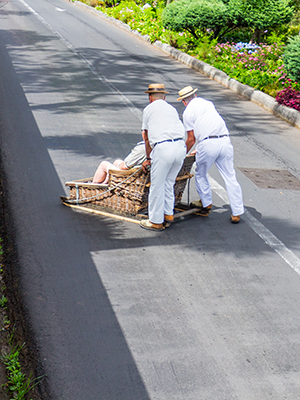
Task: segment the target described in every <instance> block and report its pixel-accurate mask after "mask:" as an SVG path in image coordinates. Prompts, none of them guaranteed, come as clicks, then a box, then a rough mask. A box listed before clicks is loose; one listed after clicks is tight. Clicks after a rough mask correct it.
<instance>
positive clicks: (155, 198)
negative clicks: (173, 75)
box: [141, 83, 186, 231]
mask: <svg viewBox="0 0 300 400" xmlns="http://www.w3.org/2000/svg"><path fill="white" fill-rule="evenodd" d="M145 93H148V94H149V102H150V104H149V105H148V106H147V107H146V108H145V109H144V111H143V122H142V135H143V139H144V141H145V147H146V155H147V160H146V161H145V162H144V163H143V167H144V168H146V167H147V166H148V165H150V164H151V172H150V174H151V175H150V179H151V185H150V191H149V199H148V216H149V219H147V220H142V221H141V227H142V228H144V229H151V230H156V231H160V230H162V229H164V222H168V223H169V222H172V221H173V211H174V201H175V199H174V184H175V180H176V177H177V175H178V172H179V171H180V168H181V166H182V164H183V161H184V158H185V156H186V146H185V142H184V138H185V130H184V126H183V124H182V122H181V121H180V119H179V116H178V112H177V110H176V109H175V108H174V107H173V106H171V105H170V104H168V103H167V102H166V101H165V94H166V93H168V92H166V90H165V86H164V85H163V84H161V83H154V84H151V85H149V86H148V90H147V91H145Z"/></svg>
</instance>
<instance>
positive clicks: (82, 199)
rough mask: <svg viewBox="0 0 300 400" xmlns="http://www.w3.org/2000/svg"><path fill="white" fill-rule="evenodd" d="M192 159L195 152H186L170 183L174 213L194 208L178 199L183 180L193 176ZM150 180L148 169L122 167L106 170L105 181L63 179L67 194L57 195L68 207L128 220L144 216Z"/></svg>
mask: <svg viewBox="0 0 300 400" xmlns="http://www.w3.org/2000/svg"><path fill="white" fill-rule="evenodd" d="M194 161H195V156H193V155H192V156H191V155H188V156H186V158H185V161H184V163H183V165H182V168H181V170H180V171H179V174H178V175H177V178H176V182H175V185H174V193H175V208H176V210H177V213H176V214H175V215H174V217H179V214H180V216H185V215H189V214H192V213H196V211H197V209H191V208H190V207H189V206H188V205H187V204H186V205H184V204H182V203H181V198H182V195H183V192H184V189H185V187H186V184H187V181H188V180H189V179H190V178H192V176H193V175H191V173H190V171H191V168H192V165H193V163H194ZM150 184H151V182H150V172H147V173H144V172H143V170H142V168H136V169H130V170H126V171H118V170H110V171H109V181H108V184H106V185H103V184H98V183H92V178H85V179H79V180H76V181H71V182H66V183H65V185H66V186H68V187H69V190H70V195H69V197H65V196H61V197H60V199H61V201H62V203H63V204H64V205H66V206H69V207H74V208H77V209H81V210H84V211H89V212H93V213H96V214H101V215H107V216H111V217H115V218H121V219H125V220H130V221H133V220H134V221H140V220H141V219H143V218H147V208H148V194H149V187H150ZM178 211H179V214H178Z"/></svg>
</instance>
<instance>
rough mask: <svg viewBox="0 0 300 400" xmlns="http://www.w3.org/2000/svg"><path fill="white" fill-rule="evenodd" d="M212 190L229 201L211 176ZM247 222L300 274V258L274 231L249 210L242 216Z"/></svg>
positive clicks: (224, 191) (223, 190)
mask: <svg viewBox="0 0 300 400" xmlns="http://www.w3.org/2000/svg"><path fill="white" fill-rule="evenodd" d="M209 181H210V184H211V188H212V190H213V191H214V192H215V193H216V194H217V195H218V196H219V197H220V198H221V199H222V200H223V201H224V202H226V203H229V200H228V196H227V192H226V190H225V189H224V188H223V187H222V186H221V185H219V184H218V182H216V181H215V180H214V179H213V178H212V177H211V176H210V177H209ZM242 219H243V220H244V221H245V222H246V224H247V225H248V226H249V227H250V228H251V229H252V230H253V231H254V232H255V233H256V234H257V235H258V236H259V237H260V238H261V239H262V240H263V241H264V242H265V243H266V244H267V245H268V246H270V247H271V248H272V249H273V250H275V251H276V253H278V254H279V255H280V257H281V258H282V259H283V260H284V261H285V262H286V263H287V264H288V265H289V266H290V267H291V268H292V269H293V270H294V271H295V272H296V273H297V274H298V275H300V259H299V258H298V257H297V256H296V255H295V254H294V253H293V252H292V251H291V250H290V249H288V248H287V247H286V246H285V245H284V243H282V242H281V241H280V240H279V239H278V238H277V237H276V236H275V235H273V233H272V232H270V231H269V229H268V228H266V227H265V226H264V225H263V224H262V223H261V222H259V221H258V220H257V219H256V218H255V217H254V216H253V215H252V214H251V213H250V212H249V211H248V210H246V211H245V213H244V214H243V216H242Z"/></svg>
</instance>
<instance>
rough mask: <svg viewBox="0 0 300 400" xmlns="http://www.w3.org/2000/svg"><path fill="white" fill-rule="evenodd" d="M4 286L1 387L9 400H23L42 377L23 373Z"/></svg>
mask: <svg viewBox="0 0 300 400" xmlns="http://www.w3.org/2000/svg"><path fill="white" fill-rule="evenodd" d="M2 243H3V240H2V238H0V278H1V281H2V279H3V272H4V271H3V265H2V263H1V261H2V260H1V258H2V256H3V253H4V250H3V245H2ZM5 289H6V288H5V286H2V287H1V290H0V295H1V292H2V297H1V298H0V307H1V309H2V310H1V312H2V321H3V322H2V327H1V331H2V332H5V333H6V334H5V338H6V339H5V342H6V343H5V346H3V348H2V349H1V350H2V355H1V356H0V361H1V362H2V363H3V364H4V366H5V371H6V383H5V384H3V385H2V386H3V387H4V388H5V390H6V392H7V393H8V394H9V398H10V400H23V399H25V398H27V399H28V397H26V395H27V394H28V393H29V392H30V391H31V390H32V389H33V388H34V387H35V386H36V385H38V384H39V383H40V381H41V380H42V378H43V377H38V378H36V379H33V378H32V375H30V376H29V377H27V376H26V374H25V373H24V372H23V368H22V365H21V362H20V355H21V351H22V349H23V347H24V346H25V343H23V344H22V345H19V344H15V336H14V333H15V332H14V329H11V327H10V325H11V323H10V321H9V319H8V316H7V315H6V308H7V302H8V299H7V298H6V297H5V295H4V294H3V292H4V291H5ZM10 331H11V332H10ZM30 400H31V399H30Z"/></svg>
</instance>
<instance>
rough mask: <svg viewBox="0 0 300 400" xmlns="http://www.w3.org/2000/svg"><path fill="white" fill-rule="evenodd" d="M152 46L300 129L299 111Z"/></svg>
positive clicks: (161, 45)
mask: <svg viewBox="0 0 300 400" xmlns="http://www.w3.org/2000/svg"><path fill="white" fill-rule="evenodd" d="M69 1H71V0H69ZM74 4H76V5H77V6H79V7H82V8H85V9H86V10H88V11H89V12H91V13H92V14H94V15H96V16H98V17H100V18H103V19H105V20H107V21H109V22H110V23H112V24H114V25H116V26H118V27H119V28H121V29H125V30H126V31H128V32H131V33H132V34H134V35H136V36H138V37H139V38H140V39H142V40H144V41H146V42H147V43H149V44H151V42H150V39H149V37H148V36H147V35H141V34H140V33H139V32H138V31H134V30H132V29H131V28H130V27H129V26H128V25H127V24H125V23H124V22H122V21H119V20H117V19H115V18H113V17H109V16H107V15H106V14H104V13H103V12H102V11H99V10H95V9H94V8H93V7H90V6H88V5H87V4H84V3H82V2H80V1H75V2H74ZM152 46H155V47H157V48H158V49H160V50H162V51H164V52H165V53H167V54H168V55H169V56H171V57H173V58H175V59H176V60H178V61H180V62H182V63H183V64H186V65H188V66H189V67H191V68H193V69H194V70H196V71H198V72H200V73H202V74H203V75H206V76H208V77H209V78H210V79H212V80H214V81H216V82H218V83H220V84H221V85H223V86H225V87H226V88H228V89H230V90H232V91H233V92H235V93H237V94H239V95H241V96H243V97H245V98H246V99H248V100H250V101H252V102H253V103H256V104H257V105H259V106H260V107H262V108H264V109H265V110H266V111H269V112H271V113H272V114H274V115H275V116H276V117H279V118H281V119H283V120H284V121H286V122H288V123H289V124H290V125H292V126H295V127H296V128H298V129H300V112H299V111H297V110H295V109H293V108H290V107H287V106H283V105H281V104H278V103H277V101H276V100H275V99H274V97H272V96H269V95H268V94H266V93H263V92H261V91H260V90H255V89H253V88H252V87H251V86H248V85H244V84H243V83H240V82H238V81H237V80H235V79H232V78H230V77H229V76H228V75H227V74H225V72H222V71H220V70H219V69H217V68H215V67H212V66H211V65H209V64H207V63H205V62H204V61H200V60H197V59H196V58H194V57H192V56H189V55H188V54H186V53H183V52H182V51H180V50H177V49H175V48H174V47H172V46H170V45H168V44H166V43H162V42H160V41H159V40H157V41H156V42H154V43H153V44H152Z"/></svg>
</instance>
